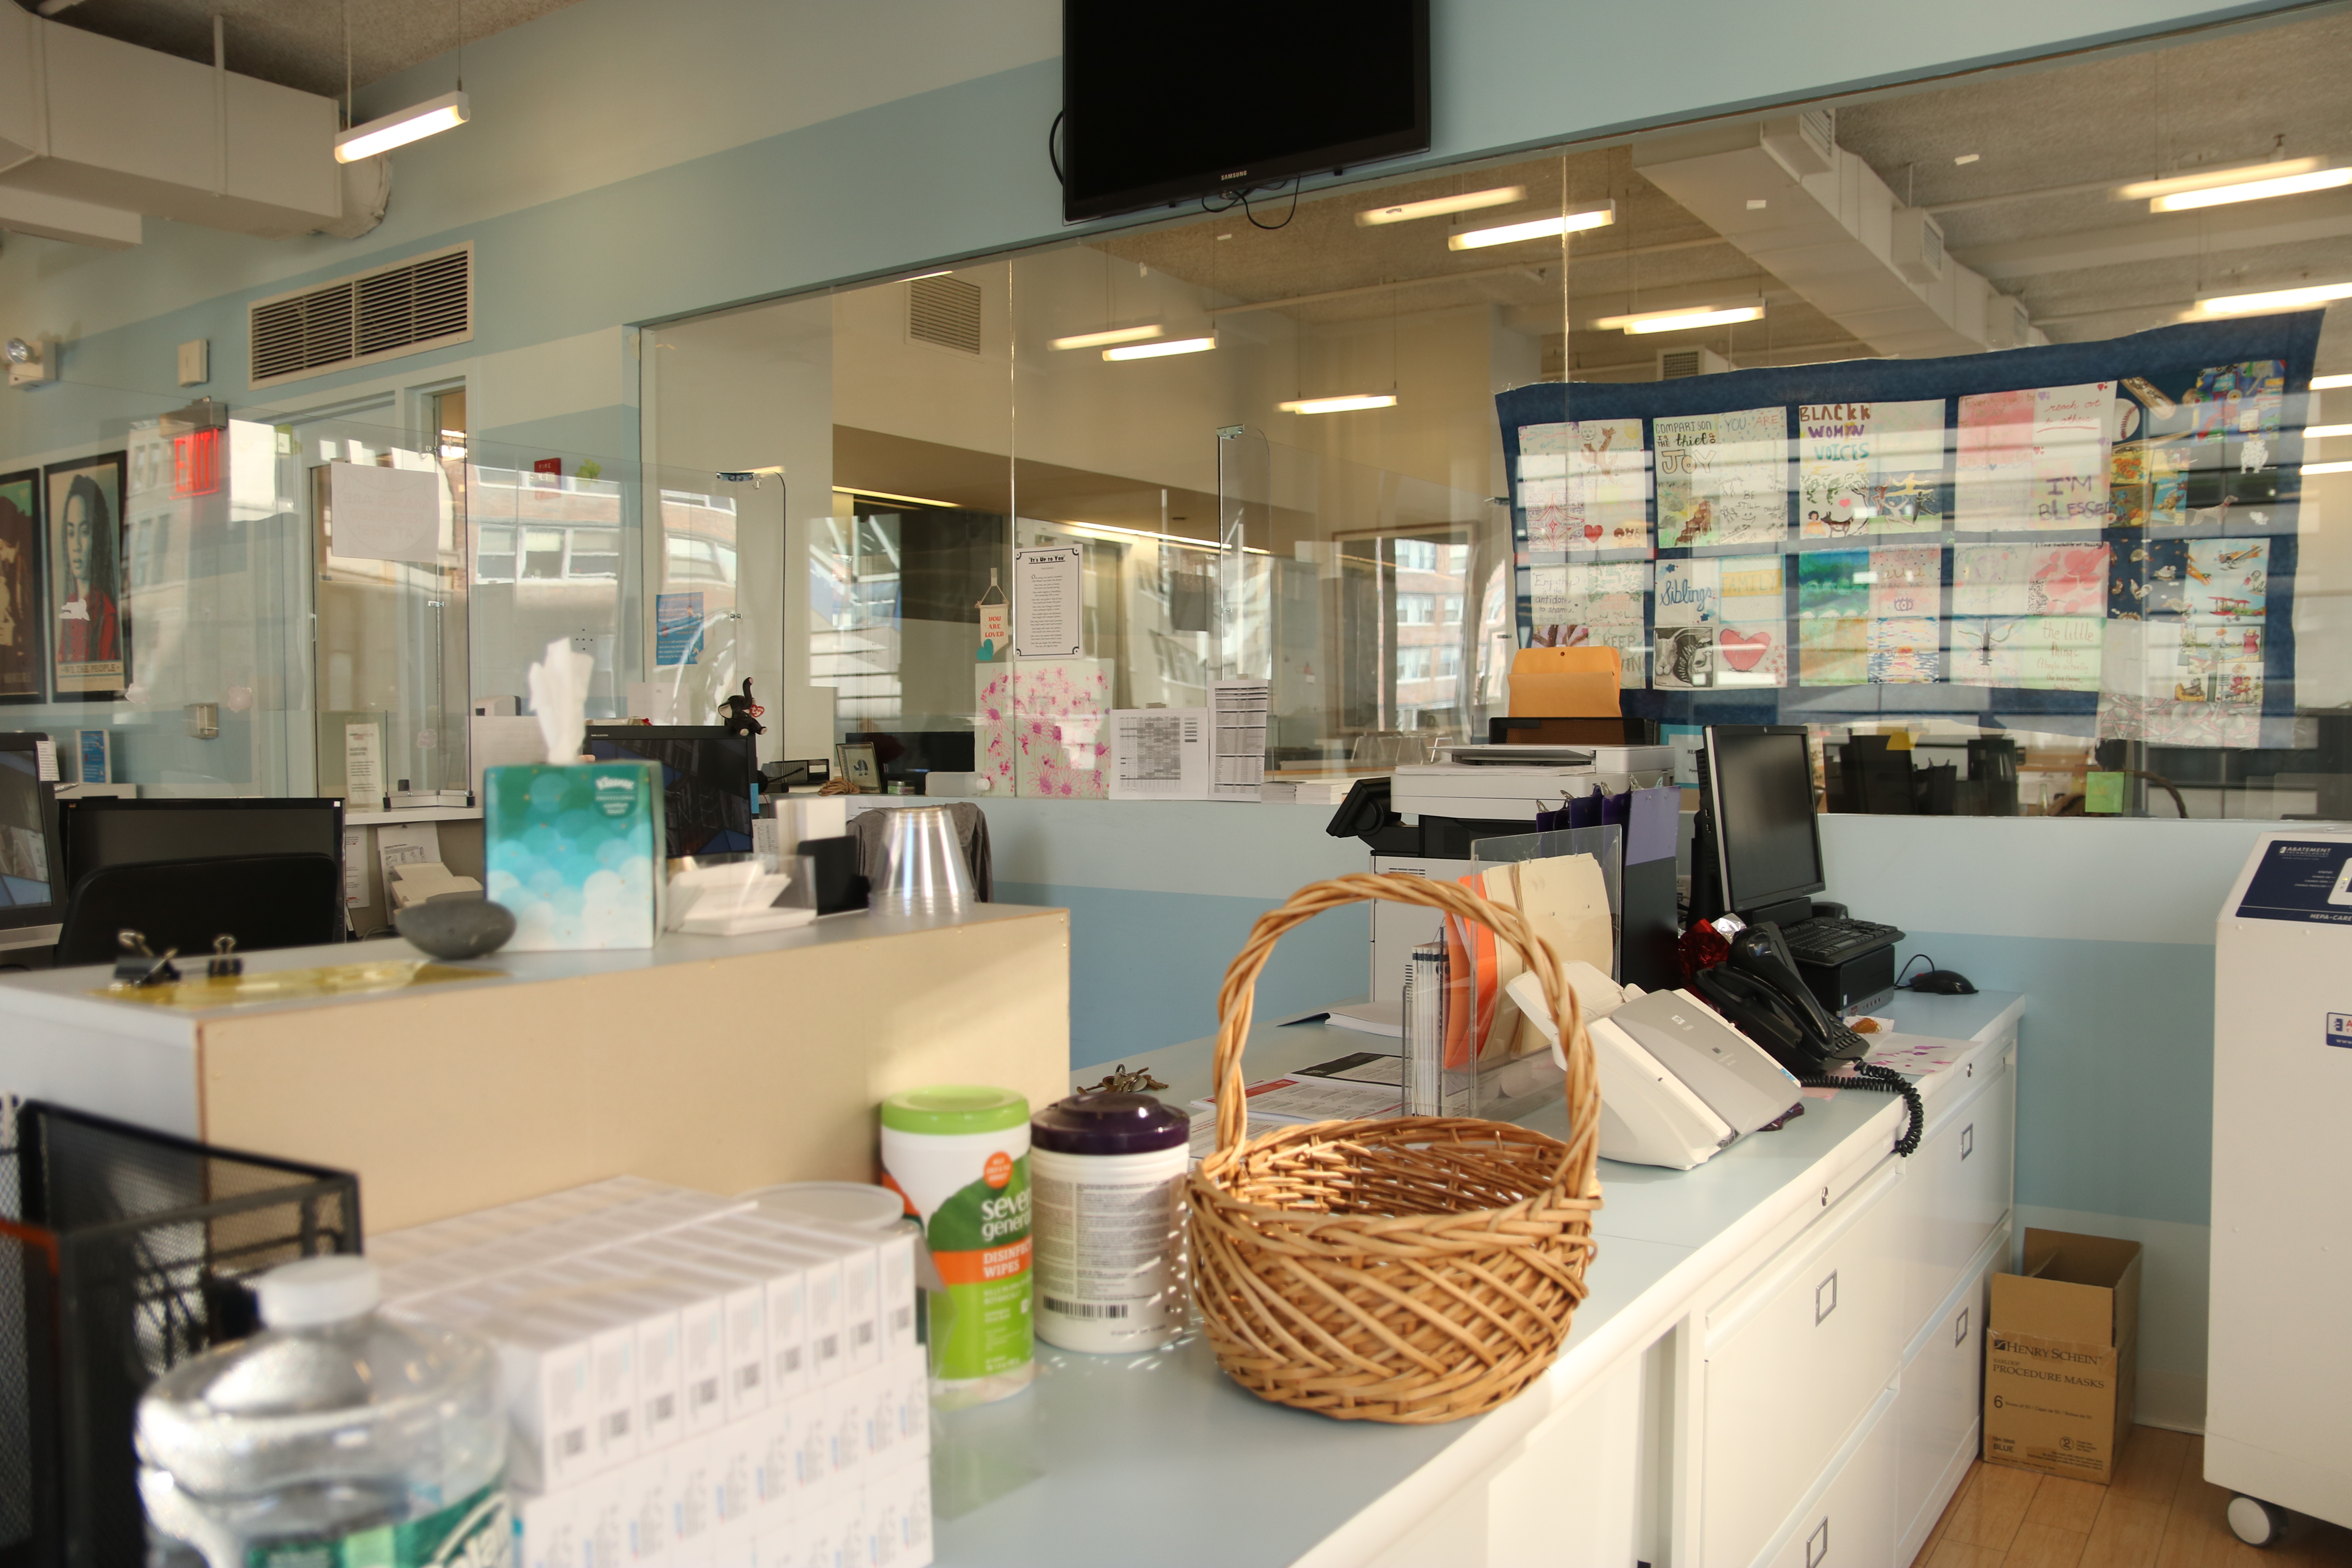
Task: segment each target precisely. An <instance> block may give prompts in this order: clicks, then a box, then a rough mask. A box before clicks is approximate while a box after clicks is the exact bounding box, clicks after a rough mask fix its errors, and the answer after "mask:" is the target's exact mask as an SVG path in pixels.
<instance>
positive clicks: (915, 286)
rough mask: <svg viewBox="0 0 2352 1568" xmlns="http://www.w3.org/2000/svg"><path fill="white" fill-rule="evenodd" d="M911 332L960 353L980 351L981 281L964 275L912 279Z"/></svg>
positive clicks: (921, 339)
mask: <svg viewBox="0 0 2352 1568" xmlns="http://www.w3.org/2000/svg"><path fill="white" fill-rule="evenodd" d="M907 336H908V337H909V338H911V339H913V340H914V341H915V342H919V343H931V344H934V345H936V346H937V347H940V348H943V349H953V350H955V351H956V353H966V354H977V353H980V285H979V284H977V283H967V282H965V281H964V280H963V279H961V278H917V279H911V280H910V281H908V284H907Z"/></svg>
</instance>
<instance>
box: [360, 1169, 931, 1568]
mask: <svg viewBox="0 0 2352 1568" xmlns="http://www.w3.org/2000/svg"><path fill="white" fill-rule="evenodd" d="M368 1251H369V1254H370V1256H372V1257H373V1258H375V1259H376V1261H377V1263H378V1264H379V1266H380V1267H381V1268H382V1269H383V1280H384V1297H385V1301H384V1308H383V1310H385V1311H386V1312H387V1313H389V1314H391V1315H393V1316H395V1317H403V1318H408V1319H411V1320H414V1321H423V1322H432V1323H439V1324H443V1325H445V1326H446V1327H449V1328H454V1329H459V1330H463V1331H467V1332H469V1333H472V1334H475V1335H477V1336H478V1337H479V1338H482V1339H485V1340H487V1341H488V1342H490V1343H492V1344H493V1345H495V1346H496V1347H497V1349H498V1352H499V1363H500V1367H501V1370H502V1373H503V1375H504V1378H505V1382H506V1390H507V1396H508V1402H509V1403H508V1409H509V1417H510V1419H511V1421H512V1425H513V1433H512V1450H511V1451H512V1459H511V1462H510V1464H509V1481H510V1483H511V1486H512V1489H513V1491H514V1505H515V1529H516V1532H517V1542H516V1546H517V1552H516V1557H515V1562H516V1563H517V1564H518V1565H519V1568H734V1565H737V1564H742V1565H746V1568H748V1565H751V1564H756V1565H758V1568H803V1565H806V1568H814V1565H815V1564H819V1563H823V1564H826V1565H828V1568H830V1565H831V1564H834V1563H840V1562H856V1563H865V1564H871V1565H872V1568H924V1565H925V1564H928V1563H929V1562H930V1560H931V1502H930V1411H929V1398H928V1390H929V1383H928V1380H927V1375H926V1372H927V1369H926V1366H925V1363H924V1356H923V1351H922V1348H921V1346H919V1344H917V1343H916V1342H915V1339H914V1334H913V1322H914V1261H913V1251H912V1242H911V1240H910V1239H909V1238H908V1237H907V1236H905V1235H892V1236H876V1235H871V1234H868V1233H866V1232H862V1231H856V1230H852V1229H848V1228H846V1227H835V1226H826V1225H824V1224H822V1223H818V1222H814V1221H803V1220H793V1221H791V1222H783V1221H779V1220H776V1219H773V1218H771V1217H769V1216H767V1215H761V1214H759V1213H757V1212H756V1211H755V1210H754V1209H753V1208H752V1207H751V1205H749V1204H740V1203H735V1202H731V1201H730V1200H727V1199H723V1198H715V1197H711V1196H709V1194H702V1193H695V1192H689V1191H687V1190H685V1189H683V1188H677V1187H665V1186H661V1185H659V1184H655V1183H652V1182H646V1181H642V1180H639V1179H637V1178H635V1177H620V1178H616V1179H614V1180H613V1181H609V1182H599V1183H597V1184H594V1185H593V1186H587V1187H581V1188H577V1189H574V1190H572V1191H570V1192H562V1193H553V1194H548V1195H547V1196H545V1197H541V1198H533V1199H530V1200H529V1201H527V1202H524V1203H519V1204H509V1205H505V1206H503V1207H500V1208H496V1209H488V1210H484V1211H482V1212H481V1213H478V1214H471V1215H459V1216H457V1217H456V1218H453V1219H447V1220H441V1221H436V1223H434V1224H432V1225H426V1226H417V1227H415V1229H413V1230H406V1231H397V1232H393V1233H390V1234H388V1235H385V1236H383V1237H375V1238H373V1239H372V1240H371V1242H370V1243H369V1247H368Z"/></svg>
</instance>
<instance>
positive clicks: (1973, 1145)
mask: <svg viewBox="0 0 2352 1568" xmlns="http://www.w3.org/2000/svg"><path fill="white" fill-rule="evenodd" d="M1975 1152H1977V1124H1976V1123H1975V1122H1973V1121H1971V1122H1969V1124H1968V1125H1967V1126H1966V1127H1963V1128H1961V1129H1960V1158H1961V1159H1963V1160H1965V1159H1967V1158H1968V1157H1969V1155H1971V1154H1973V1153H1975Z"/></svg>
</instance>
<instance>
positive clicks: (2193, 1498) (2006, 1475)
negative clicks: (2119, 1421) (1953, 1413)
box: [1915, 1426, 2352, 1568]
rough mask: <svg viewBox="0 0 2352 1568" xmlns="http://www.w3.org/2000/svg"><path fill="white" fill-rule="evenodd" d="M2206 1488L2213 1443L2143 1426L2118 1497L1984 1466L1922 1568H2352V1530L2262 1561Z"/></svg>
mask: <svg viewBox="0 0 2352 1568" xmlns="http://www.w3.org/2000/svg"><path fill="white" fill-rule="evenodd" d="M2229 1502H2230V1494H2229V1493H2228V1492H2226V1491H2223V1490H2222V1489H2221V1488H2219V1487H2216V1486H2209V1485H2208V1484H2207V1483H2206V1480H2205V1439H2204V1438H2202V1437H2197V1436H2189V1435H2188V1434H2187V1433H2182V1432H2167V1431H2165V1430H2163V1429H2161V1428H2159V1427H2155V1426H2135V1427H2134V1428H2132V1436H2131V1441H2130V1442H2129V1443H2127V1444H2126V1445H2125V1447H2124V1455H2123V1460H2122V1463H2121V1464H2120V1465H2119V1466H2118V1467H2117V1468H2116V1479H2115V1481H2114V1483H2113V1484H2112V1485H2109V1486H2104V1487H2100V1486H2093V1485H2092V1484H2091V1483H2090V1482H2088V1481H2070V1480H2061V1479H2058V1478H2056V1477H2054V1476H2040V1475H2035V1474H2034V1473H2033V1472H2032V1471H2031V1470H2018V1469H2011V1468H2009V1467H2008V1466H2006V1465H1986V1464H1977V1465H1972V1466H1970V1467H1969V1474H1968V1479H1965V1480H1963V1481H1962V1482H1961V1483H1960V1489H1959V1490H1958V1491H1957V1492H1955V1493H1953V1494H1952V1501H1951V1506H1950V1507H1948V1508H1947V1509H1945V1510H1944V1517H1943V1518H1942V1519H1941V1520H1939V1521H1937V1524H1936V1529H1935V1531H1934V1533H1933V1534H1931V1535H1929V1536H1928V1537H1927V1545H1925V1546H1924V1547H1922V1548H1920V1550H1919V1555H1918V1558H1917V1559H1916V1563H1915V1568H2221V1565H2222V1564H2229V1565H2230V1568H2290V1565H2292V1568H2352V1531H2347V1530H2341V1529H2338V1528H2337V1527H2336V1526H2334V1525H2319V1526H2316V1527H2315V1528H2314V1529H2313V1531H2312V1533H2311V1534H2309V1535H2307V1536H2305V1538H2303V1539H2300V1540H2296V1541H2293V1542H2288V1543H2287V1544H2286V1545H2284V1546H2282V1547H2278V1548H2275V1549H2273V1550H2272V1551H2269V1552H2257V1551H2255V1550H2254V1549H2253V1548H2252V1547H2251V1546H2248V1545H2246V1544H2245V1543H2244V1542H2241V1541H2240V1540H2239V1539H2238V1538H2237V1537H2236V1536H2234V1535H2232V1534H2231V1533H2230V1526H2229V1524H2228V1522H2227V1521H2225V1520H2224V1519H2223V1518H2222V1510H2224V1509H2225V1508H2227V1507H2228V1506H2229Z"/></svg>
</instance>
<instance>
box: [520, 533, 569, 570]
mask: <svg viewBox="0 0 2352 1568" xmlns="http://www.w3.org/2000/svg"><path fill="white" fill-rule="evenodd" d="M563 534H564V531H563V530H562V529H560V528H526V529H524V530H523V531H522V574H523V575H524V576H525V577H527V578H530V579H532V580H533V581H538V580H541V579H549V578H556V577H561V576H562V575H563Z"/></svg>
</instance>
